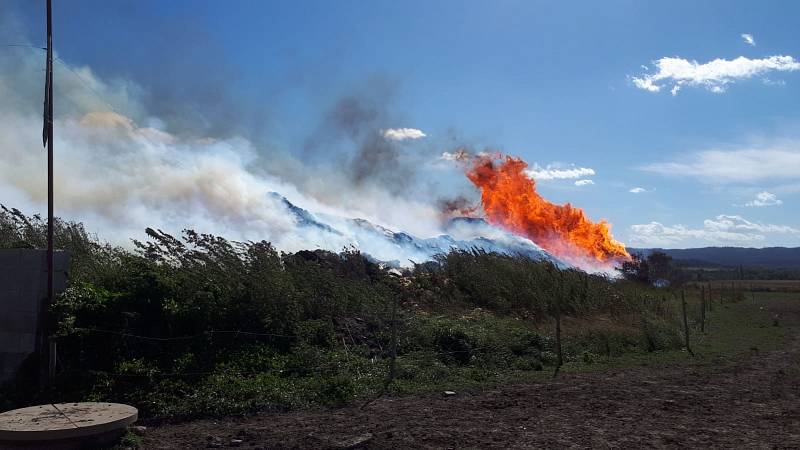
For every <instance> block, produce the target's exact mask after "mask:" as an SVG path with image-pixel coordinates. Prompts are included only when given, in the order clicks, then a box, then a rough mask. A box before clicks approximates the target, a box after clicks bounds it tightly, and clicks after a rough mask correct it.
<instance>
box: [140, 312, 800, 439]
mask: <svg viewBox="0 0 800 450" xmlns="http://www.w3.org/2000/svg"><path fill="white" fill-rule="evenodd" d="M780 308H781V309H782V310H781V311H778V312H779V313H780V315H781V318H782V319H781V326H789V325H796V324H798V323H800V301H798V302H787V303H785V304H783V306H780ZM745 350H747V351H746V352H745V353H744V354H742V355H740V356H737V357H735V358H732V359H729V360H724V359H704V360H702V361H697V360H695V361H689V362H686V363H680V364H672V365H667V366H664V367H657V368H654V367H648V368H633V369H619V370H613V371H609V372H606V373H600V374H598V373H594V374H562V375H560V376H559V378H557V379H555V380H552V381H543V382H532V383H524V384H516V385H510V386H506V387H503V388H499V389H495V390H491V391H484V392H459V393H457V394H456V395H455V396H447V397H445V396H443V395H439V394H428V395H419V396H412V397H405V398H384V399H380V400H378V401H376V402H374V403H372V404H371V405H369V406H368V407H366V408H364V409H361V407H360V405H355V406H350V407H345V408H340V409H321V410H311V411H308V410H306V411H296V412H289V413H262V414H259V415H257V416H254V417H249V418H245V419H235V418H231V419H221V420H202V421H195V422H188V423H183V424H174V425H163V426H159V427H153V428H150V429H148V431H147V433H146V436H145V438H144V448H148V449H174V448H206V447H210V446H220V445H221V446H224V447H229V446H232V445H233V446H240V447H242V448H262V449H266V448H269V449H273V448H274V449H289V448H365V449H389V448H392V449H394V448H437V449H438V448H442V449H444V448H611V447H613V448H678V447H692V448H711V447H713V448H800V373H798V372H799V371H800V369H799V368H800V365H798V364H800V339H798V336H796V335H794V336H793V337H791V338H790V339H789V340H788V342H787V343H786V345H785V348H783V349H781V350H780V351H772V352H763V351H758V349H756V348H752V349H749V350H748V349H745ZM687 359H688V356H687ZM232 440H233V441H232ZM236 440H240V441H241V442H237V441H236Z"/></svg>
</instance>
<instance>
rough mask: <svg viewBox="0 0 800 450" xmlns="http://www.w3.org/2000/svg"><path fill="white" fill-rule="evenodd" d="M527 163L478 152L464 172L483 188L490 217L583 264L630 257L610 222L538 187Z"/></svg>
mask: <svg viewBox="0 0 800 450" xmlns="http://www.w3.org/2000/svg"><path fill="white" fill-rule="evenodd" d="M526 167H528V164H527V163H525V161H522V160H521V159H518V158H514V157H511V156H505V157H503V156H501V155H486V154H484V155H480V156H477V157H476V158H475V159H474V160H473V162H472V167H470V168H469V169H468V170H467V177H468V178H469V179H470V181H472V183H473V184H475V186H476V187H478V188H479V189H480V190H481V203H482V206H483V210H484V212H485V214H486V219H487V221H488V222H489V223H491V224H493V225H497V226H500V227H503V228H505V229H507V230H509V231H511V232H512V233H515V234H518V235H521V236H525V237H527V238H528V239H530V240H532V241H533V242H535V243H536V244H537V245H539V246H540V247H542V248H543V249H545V250H547V251H548V252H550V253H551V254H553V255H555V256H556V257H558V258H559V259H561V260H563V261H565V262H568V263H570V264H573V265H575V266H578V267H581V268H585V269H611V268H613V266H614V265H615V264H616V263H619V262H620V261H624V260H627V259H629V258H630V255H629V254H628V252H627V250H625V246H624V245H622V244H621V243H619V242H617V241H616V240H614V238H613V237H612V236H611V229H610V226H609V224H608V223H607V222H606V221H604V220H601V221H600V222H597V223H595V222H592V221H591V220H589V219H588V218H587V217H586V214H584V212H583V210H582V209H580V208H576V207H574V206H572V205H570V204H569V203H567V204H565V205H555V204H553V203H550V202H548V201H547V200H545V199H544V198H542V196H541V195H539V193H537V192H536V182H535V181H534V180H532V179H531V178H529V177H528V176H527V175H526V174H525V173H524V170H525V168H526Z"/></svg>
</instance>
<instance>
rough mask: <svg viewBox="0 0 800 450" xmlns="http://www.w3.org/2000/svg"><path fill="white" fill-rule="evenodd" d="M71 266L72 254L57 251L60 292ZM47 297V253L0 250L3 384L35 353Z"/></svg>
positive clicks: (0, 375) (0, 366)
mask: <svg viewBox="0 0 800 450" xmlns="http://www.w3.org/2000/svg"><path fill="white" fill-rule="evenodd" d="M68 264H69V255H68V253H66V252H62V251H59V252H56V254H55V255H54V261H53V265H54V267H55V269H56V274H55V278H54V281H55V286H54V287H55V290H56V293H59V292H62V291H63V290H64V286H65V283H66V271H67V268H68ZM46 297H47V252H46V251H44V250H31V249H15V250H0V381H5V380H7V379H9V378H11V377H12V376H14V374H15V373H16V371H17V369H18V368H19V366H20V364H21V363H22V361H23V360H24V359H25V358H26V357H27V356H28V355H29V354H31V353H33V352H34V350H35V348H36V325H37V320H38V318H39V306H40V304H41V303H40V302H41V301H42V299H44V298H46Z"/></svg>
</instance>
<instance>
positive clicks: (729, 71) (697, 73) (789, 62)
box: [631, 55, 800, 95]
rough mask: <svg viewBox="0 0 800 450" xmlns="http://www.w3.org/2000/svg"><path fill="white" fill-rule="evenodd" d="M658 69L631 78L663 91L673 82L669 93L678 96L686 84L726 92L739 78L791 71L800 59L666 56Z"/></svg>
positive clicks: (649, 88)
mask: <svg viewBox="0 0 800 450" xmlns="http://www.w3.org/2000/svg"><path fill="white" fill-rule="evenodd" d="M653 64H655V65H656V68H657V69H658V71H657V72H655V73H652V74H649V73H648V74H642V75H641V76H638V77H632V78H631V81H633V84H634V86H636V87H638V88H639V89H644V90H646V91H650V92H660V91H661V88H663V87H664V86H665V85H672V87H671V89H670V92H671V93H672V95H676V94H677V93H678V90H680V89H681V88H682V87H684V86H700V87H704V88H706V89H708V90H709V91H711V92H714V93H717V94H719V93H722V92H725V89H726V88H727V85H728V84H732V83H734V82H736V81H738V80H746V79H748V78H752V77H756V76H760V75H764V74H766V73H768V72H771V71H779V72H791V71H795V70H800V62H798V61H797V60H796V59H794V58H793V57H791V56H783V55H776V56H770V57H767V58H762V59H750V58H746V57H744V56H740V57H738V58H736V59H732V60H727V59H719V58H718V59H715V60H713V61H709V62H707V63H704V64H700V63H698V62H697V61H689V60H686V59H683V58H677V57H664V58H661V59H659V60H656V61H653Z"/></svg>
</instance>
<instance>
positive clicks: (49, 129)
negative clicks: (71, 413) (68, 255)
mask: <svg viewBox="0 0 800 450" xmlns="http://www.w3.org/2000/svg"><path fill="white" fill-rule="evenodd" d="M44 101H45V105H44V130H43V135H44V136H43V138H44V141H45V143H46V144H47V299H46V302H45V304H44V305H43V307H42V308H41V311H40V315H41V317H40V322H39V323H40V324H41V325H40V336H39V339H40V345H39V351H40V352H41V355H40V356H41V359H40V361H41V365H40V369H41V376H42V381H43V382H46V383H47V384H49V382H52V376H53V373H54V369H55V367H50V366H52V365H53V364H52V363H53V361H52V358H50V355H49V353H50V351H51V350H52V349H51V348H50V345H49V342H48V340H49V335H50V330H49V325H50V320H49V312H50V305H52V304H53V299H54V296H55V295H54V294H55V292H54V288H53V276H54V271H53V4H52V0H47V67H46V74H45V94H44Z"/></svg>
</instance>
